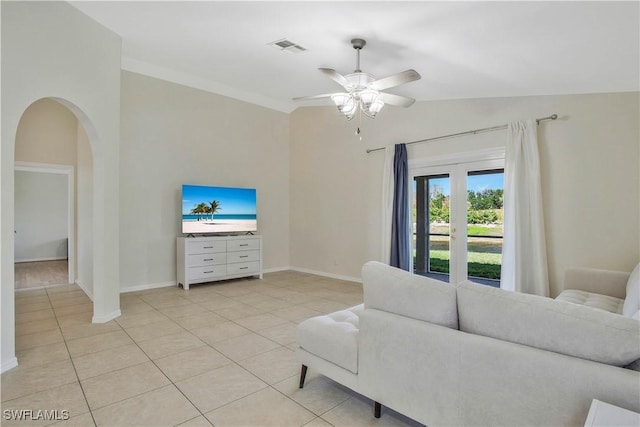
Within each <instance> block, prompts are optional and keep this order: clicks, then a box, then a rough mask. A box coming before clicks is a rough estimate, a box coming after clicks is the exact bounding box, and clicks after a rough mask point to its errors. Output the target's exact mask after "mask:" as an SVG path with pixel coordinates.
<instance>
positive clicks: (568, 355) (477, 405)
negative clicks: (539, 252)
mask: <svg viewBox="0 0 640 427" xmlns="http://www.w3.org/2000/svg"><path fill="white" fill-rule="evenodd" d="M636 270H638V269H636ZM634 273H637V271H635V272H634ZM597 274H601V279H602V280H599V281H598V280H595V281H594V280H592V279H593V276H590V275H589V273H588V272H584V271H581V272H576V271H572V272H570V273H568V276H567V277H568V278H569V284H570V285H571V286H573V287H574V288H575V287H579V286H577V284H580V283H581V284H582V285H583V286H582V288H581V289H579V290H580V291H581V292H588V293H591V294H595V293H596V291H598V292H600V293H604V292H605V291H606V290H607V289H614V288H615V292H614V293H615V295H617V296H615V295H614V298H619V299H621V300H622V298H620V297H623V296H624V294H623V293H622V289H623V288H625V290H626V286H627V282H628V283H629V284H630V285H632V284H633V281H632V280H631V281H629V280H628V279H629V277H630V276H629V275H628V274H626V275H621V274H619V273H616V274H613V276H615V277H617V279H616V283H617V285H613V286H612V287H609V286H608V284H606V283H603V281H604V279H603V277H604V276H607V274H605V273H604V272H602V273H597ZM613 276H612V277H613ZM572 277H578V278H579V279H580V280H578V281H577V282H576V281H574V282H571V280H572ZM362 278H363V285H364V306H356V307H354V308H352V309H350V310H344V311H342V312H337V313H333V314H332V315H329V316H320V317H317V318H312V319H308V320H306V321H305V322H302V323H301V324H300V325H299V326H298V330H297V338H298V342H299V344H300V348H299V349H298V355H299V358H300V360H301V362H302V364H303V366H309V367H310V368H312V369H316V370H317V371H318V372H320V373H321V374H323V375H326V376H328V377H330V378H332V379H334V380H335V381H337V382H339V383H341V384H344V385H345V386H347V387H350V388H351V389H353V390H354V391H356V392H358V393H361V394H363V395H365V396H367V397H369V398H371V399H373V400H374V401H375V402H379V403H380V404H382V405H384V406H387V407H390V408H392V409H394V410H396V411H398V412H400V413H402V414H404V415H406V416H408V417H410V418H413V419H415V420H416V421H419V422H421V423H424V424H426V425H429V426H437V425H458V426H459V425H583V424H584V422H585V419H586V417H587V413H588V411H589V406H590V404H591V401H592V399H594V398H595V399H599V400H601V401H604V402H608V403H611V404H614V405H617V406H620V407H623V408H626V409H629V410H632V411H635V412H640V372H638V371H637V370H633V369H632V368H635V369H637V367H638V366H639V362H638V359H640V322H639V321H638V320H636V319H633V317H632V316H623V315H621V314H617V313H612V312H608V311H606V310H604V309H601V308H593V307H590V306H585V305H583V304H576V303H573V302H567V301H561V300H552V299H549V298H543V297H537V296H533V295H526V294H518V293H513V292H508V291H503V290H501V289H495V288H491V287H487V286H482V285H477V284H473V283H471V282H465V283H462V284H460V285H458V286H451V285H448V284H445V283H442V282H438V281H435V280H432V279H429V278H425V277H421V276H416V275H413V274H410V273H407V272H405V271H402V270H398V269H395V268H391V267H389V266H386V265H384V264H381V263H377V262H370V263H367V264H365V266H364V267H363V270H362ZM631 278H632V279H633V276H631ZM636 280H637V277H636ZM596 282H599V285H598V286H595V285H596ZM622 283H624V285H625V286H622ZM632 287H633V286H631V288H632ZM630 291H631V292H630V295H629V296H630V297H631V298H635V299H636V300H630V302H629V303H628V305H629V307H630V308H629V310H633V308H634V307H637V305H640V302H638V297H637V294H634V293H633V289H630ZM563 298H568V297H567V295H566V294H565V295H564V297H563ZM585 298H586V300H589V301H592V302H593V299H594V298H596V296H595V295H592V296H591V297H589V296H586V297H585ZM624 305H625V301H624V300H623V302H622V306H624ZM620 307H621V305H620V304H619V302H618V304H617V305H616V308H615V311H618V309H619V308H620ZM637 310H638V309H637V308H636V309H635V311H634V313H635V312H637ZM305 369H306V368H305ZM305 369H303V371H304V370H305ZM303 383H304V376H302V378H301V384H300V386H301V387H302V386H303ZM378 409H379V408H378Z"/></svg>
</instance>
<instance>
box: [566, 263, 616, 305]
mask: <svg viewBox="0 0 640 427" xmlns="http://www.w3.org/2000/svg"><path fill="white" fill-rule="evenodd" d="M628 280H629V273H626V272H624V271H613V270H599V269H595V268H568V269H567V270H566V271H565V273H564V283H563V289H564V290H567V289H577V290H581V291H586V292H593V293H596V294H601V295H608V296H611V297H616V298H620V299H624V298H625V296H626V293H627V291H626V287H627V281H628Z"/></svg>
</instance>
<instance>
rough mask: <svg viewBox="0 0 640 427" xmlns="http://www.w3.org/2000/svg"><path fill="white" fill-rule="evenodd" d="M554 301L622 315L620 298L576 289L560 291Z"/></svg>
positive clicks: (622, 301) (622, 302) (621, 300)
mask: <svg viewBox="0 0 640 427" xmlns="http://www.w3.org/2000/svg"><path fill="white" fill-rule="evenodd" d="M556 300H558V301H566V302H571V303H574V304H580V305H584V306H587V307H591V308H597V309H599V310H604V311H608V312H609V313H616V314H622V305H623V304H624V300H623V299H620V298H616V297H610V296H609V295H601V294H596V293H594V292H587V291H580V290H578V289H567V290H566V291H562V293H561V294H560V295H558V296H557V297H556Z"/></svg>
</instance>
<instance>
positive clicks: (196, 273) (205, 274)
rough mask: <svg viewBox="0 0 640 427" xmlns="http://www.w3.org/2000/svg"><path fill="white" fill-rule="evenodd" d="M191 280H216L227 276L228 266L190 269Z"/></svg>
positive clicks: (206, 266) (207, 266)
mask: <svg viewBox="0 0 640 427" xmlns="http://www.w3.org/2000/svg"><path fill="white" fill-rule="evenodd" d="M188 272H189V273H188V274H189V280H202V279H215V278H216V277H222V276H226V275H227V267H226V265H205V266H202V267H190V268H188Z"/></svg>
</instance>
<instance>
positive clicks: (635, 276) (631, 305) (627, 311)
mask: <svg viewBox="0 0 640 427" xmlns="http://www.w3.org/2000/svg"><path fill="white" fill-rule="evenodd" d="M638 310H640V262H639V263H638V265H636V268H634V269H633V271H632V272H631V275H630V276H629V280H628V281H627V295H626V296H625V298H624V306H623V307H622V314H623V315H624V316H627V317H632V316H633V315H634V314H635V313H636V312H637V311H638Z"/></svg>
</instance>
